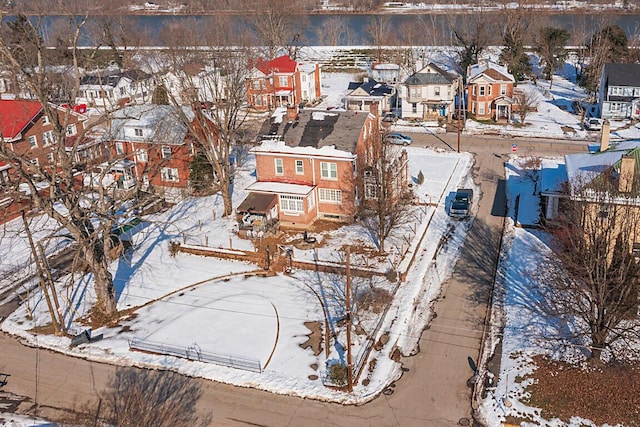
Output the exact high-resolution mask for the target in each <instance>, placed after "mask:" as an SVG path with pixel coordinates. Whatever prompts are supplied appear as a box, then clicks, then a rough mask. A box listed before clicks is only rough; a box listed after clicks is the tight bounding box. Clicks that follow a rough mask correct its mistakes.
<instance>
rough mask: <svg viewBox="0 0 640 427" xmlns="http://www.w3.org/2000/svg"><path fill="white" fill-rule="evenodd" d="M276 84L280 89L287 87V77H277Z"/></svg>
mask: <svg viewBox="0 0 640 427" xmlns="http://www.w3.org/2000/svg"><path fill="white" fill-rule="evenodd" d="M278 84H279V86H280V87H288V86H289V77H287V76H279V77H278Z"/></svg>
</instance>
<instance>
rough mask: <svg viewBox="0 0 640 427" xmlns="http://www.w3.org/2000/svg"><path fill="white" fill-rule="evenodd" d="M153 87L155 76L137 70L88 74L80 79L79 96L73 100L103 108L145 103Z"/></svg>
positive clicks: (151, 93)
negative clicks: (107, 73)
mask: <svg viewBox="0 0 640 427" xmlns="http://www.w3.org/2000/svg"><path fill="white" fill-rule="evenodd" d="M155 88H156V79H155V77H154V76H152V75H151V74H148V73H145V72H143V71H138V70H129V71H124V72H121V73H115V74H109V75H103V74H99V75H88V76H84V77H83V78H82V79H80V86H79V87H78V94H79V96H78V97H77V98H76V100H75V102H76V104H87V105H88V106H89V107H103V108H104V107H107V108H112V107H115V106H116V105H118V104H145V103H149V102H150V101H151V96H152V95H153V91H154V90H155Z"/></svg>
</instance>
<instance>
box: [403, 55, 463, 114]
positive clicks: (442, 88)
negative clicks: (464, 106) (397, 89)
mask: <svg viewBox="0 0 640 427" xmlns="http://www.w3.org/2000/svg"><path fill="white" fill-rule="evenodd" d="M459 84H460V78H459V76H457V75H455V74H453V73H450V72H447V71H444V70H443V69H442V68H440V67H438V66H437V65H435V64H433V63H430V64H428V65H427V66H426V67H424V68H423V69H421V70H420V71H418V72H417V73H414V74H412V75H411V76H409V77H408V78H407V79H406V80H405V81H404V82H402V87H401V95H400V96H401V98H402V118H405V119H418V120H434V119H437V118H438V117H451V114H452V113H453V112H454V109H455V100H456V95H457V92H458V87H459V86H458V85H459Z"/></svg>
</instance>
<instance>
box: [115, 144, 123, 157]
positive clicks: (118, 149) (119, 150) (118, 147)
mask: <svg viewBox="0 0 640 427" xmlns="http://www.w3.org/2000/svg"><path fill="white" fill-rule="evenodd" d="M116 154H117V155H119V156H121V155H123V154H124V144H123V143H122V142H116Z"/></svg>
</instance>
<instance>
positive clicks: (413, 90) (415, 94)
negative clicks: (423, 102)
mask: <svg viewBox="0 0 640 427" xmlns="http://www.w3.org/2000/svg"><path fill="white" fill-rule="evenodd" d="M421 91H422V90H421V89H420V88H419V87H412V88H411V98H420V95H421V93H420V92H421Z"/></svg>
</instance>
